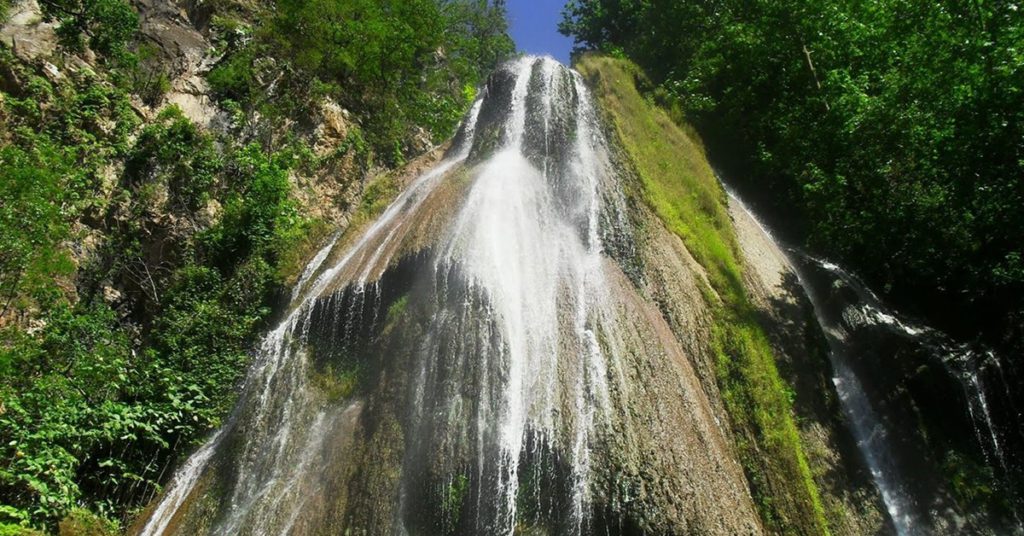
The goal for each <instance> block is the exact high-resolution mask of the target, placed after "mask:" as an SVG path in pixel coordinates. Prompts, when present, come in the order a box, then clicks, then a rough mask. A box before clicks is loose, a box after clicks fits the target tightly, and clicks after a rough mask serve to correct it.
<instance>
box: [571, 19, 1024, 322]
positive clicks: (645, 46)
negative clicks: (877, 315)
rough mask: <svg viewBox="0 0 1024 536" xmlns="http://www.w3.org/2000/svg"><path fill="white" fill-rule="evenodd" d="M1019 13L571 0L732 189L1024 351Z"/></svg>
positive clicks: (583, 25) (951, 317)
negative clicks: (706, 151) (687, 126)
mask: <svg viewBox="0 0 1024 536" xmlns="http://www.w3.org/2000/svg"><path fill="white" fill-rule="evenodd" d="M1017 10H1018V6H1017V5H1016V4H1015V3H1013V2H1004V1H988V0H986V1H978V2H905V1H901V0H886V1H883V2H878V1H868V0H860V1H854V2H833V1H814V2H795V1H781V2H741V1H735V0H713V1H698V2H670V1H659V0H655V1H649V0H644V1H640V0H572V1H570V2H569V3H568V5H567V6H566V10H565V13H564V15H565V18H564V20H563V22H562V24H561V29H562V31H563V32H565V33H567V34H569V35H572V36H574V37H575V38H576V40H577V42H578V43H580V44H581V45H582V46H583V47H592V48H600V49H603V50H606V51H608V52H611V53H619V54H625V55H628V56H629V57H630V58H632V59H634V60H635V61H637V62H638V63H639V64H641V65H642V66H643V67H644V68H645V69H646V70H647V71H648V72H649V73H650V74H651V76H652V77H653V78H654V79H655V80H656V81H657V83H658V85H659V88H658V89H657V90H656V91H655V92H654V93H655V95H654V96H655V98H658V99H660V100H661V101H662V102H663V103H665V104H668V105H671V106H675V107H677V109H678V110H679V111H681V113H682V114H683V115H684V116H685V117H686V118H687V119H688V120H690V121H693V122H695V123H696V124H697V125H698V127H699V129H700V130H701V132H702V134H703V135H704V137H705V140H706V141H707V142H708V144H709V146H710V149H711V150H712V154H713V156H717V158H718V160H719V162H720V163H721V164H722V165H723V167H724V168H725V169H727V170H728V171H730V173H731V174H732V175H734V177H733V178H734V179H735V180H736V181H740V182H742V183H744V185H745V186H746V187H747V188H746V189H748V190H751V191H753V192H757V196H758V197H760V198H761V200H762V201H763V202H765V203H766V204H768V205H773V206H774V207H775V211H776V212H780V213H781V212H783V211H785V213H786V214H787V217H788V218H790V219H793V217H794V215H799V217H798V218H797V219H798V220H799V221H801V222H803V223H804V224H805V228H806V233H805V238H806V239H807V241H808V242H809V243H810V244H811V245H812V246H813V247H814V248H815V249H817V250H819V251H821V252H823V253H825V254H827V255H830V256H834V257H837V258H839V259H842V260H844V261H845V262H847V263H849V264H851V265H853V266H855V267H856V268H857V269H858V271H860V272H862V273H863V274H864V275H865V276H867V277H868V278H869V279H871V280H873V281H874V282H875V283H876V284H877V285H878V286H880V287H882V288H884V289H885V290H887V291H888V292H890V293H891V294H892V295H894V296H896V297H898V298H902V299H903V301H904V303H905V304H911V305H913V304H917V306H918V309H919V310H918V312H919V313H922V314H928V315H930V316H932V317H933V318H936V319H938V320H945V321H947V322H948V324H949V327H955V328H959V329H960V331H961V332H962V333H965V334H970V333H977V332H978V331H979V330H981V329H989V328H994V329H993V330H992V331H998V330H1000V329H1002V330H1003V331H1002V334H1008V336H1010V337H1017V340H1018V342H1019V341H1020V340H1021V339H1020V337H1021V333H1020V332H1019V325H1020V319H1021V318H1022V316H1021V311H1024V256H1022V255H1024V251H1022V249H1021V248H1022V244H1024V208H1022V207H1024V181H1022V180H1021V176H1022V171H1024V143H1022V141H1024V54H1022V49H1021V47H1020V43H1021V42H1024V17H1021V15H1020V13H1019V12H1018V11H1017ZM794 209H796V210H794ZM797 226H798V225H797ZM794 227H796V226H794ZM957 312H959V313H957ZM963 312H969V314H962V313H963ZM1008 315H1009V316H1008ZM1014 326H1016V327H1014ZM1015 330H1016V332H1015ZM993 335H1000V333H993Z"/></svg>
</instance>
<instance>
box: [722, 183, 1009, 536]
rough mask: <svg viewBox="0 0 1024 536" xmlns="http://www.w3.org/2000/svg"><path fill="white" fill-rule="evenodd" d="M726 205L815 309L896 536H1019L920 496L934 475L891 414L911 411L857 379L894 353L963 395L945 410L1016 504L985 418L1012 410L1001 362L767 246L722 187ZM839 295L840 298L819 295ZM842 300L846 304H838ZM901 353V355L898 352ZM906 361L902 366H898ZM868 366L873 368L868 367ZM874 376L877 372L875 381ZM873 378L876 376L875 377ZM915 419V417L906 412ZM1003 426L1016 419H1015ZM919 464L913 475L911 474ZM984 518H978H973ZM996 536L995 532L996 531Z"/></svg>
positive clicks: (837, 270)
mask: <svg viewBox="0 0 1024 536" xmlns="http://www.w3.org/2000/svg"><path fill="white" fill-rule="evenodd" d="M725 189H726V192H727V193H728V195H729V198H730V202H731V203H733V204H735V205H736V206H737V207H738V208H739V209H740V210H741V211H743V212H745V213H746V214H747V215H748V216H749V217H750V218H751V220H753V221H754V222H755V223H756V224H757V226H758V227H759V228H760V231H761V232H762V233H763V234H764V235H765V236H766V237H767V238H768V239H769V240H770V241H772V242H774V243H775V245H776V247H777V248H778V249H779V251H780V252H783V254H784V255H785V257H786V258H787V262H788V264H789V268H790V269H792V271H793V273H794V274H795V275H796V277H797V280H798V282H799V284H800V286H801V287H802V289H803V292H804V293H805V295H806V296H807V297H808V299H809V301H810V302H811V305H812V307H813V309H814V313H815V316H816V319H817V322H818V325H819V326H820V328H821V329H822V331H823V333H824V334H825V337H826V339H827V342H828V350H829V351H828V357H829V361H830V365H831V369H832V374H833V378H832V380H833V383H834V385H835V388H836V393H837V395H838V397H839V401H840V404H841V407H842V410H843V414H844V416H845V418H846V422H847V424H848V427H849V429H850V432H851V433H852V435H853V437H854V439H855V441H856V443H857V446H858V448H859V450H860V453H861V455H862V457H863V459H864V462H865V464H866V465H867V467H868V469H869V470H870V473H871V476H872V479H873V481H874V484H875V486H876V488H877V489H878V491H879V494H880V495H881V498H882V500H883V502H884V504H885V507H886V510H887V513H888V515H889V518H890V520H891V521H892V524H893V528H894V529H895V531H896V533H897V534H899V535H901V536H904V535H918V534H932V533H936V532H940V533H956V532H963V531H976V532H979V533H993V532H992V531H994V533H997V534H998V533H1002V531H1003V530H1006V531H1008V533H1013V534H1024V525H1021V521H1020V519H1019V517H1018V516H1017V514H1016V513H1015V512H1011V513H1010V519H1009V520H1008V521H1007V520H1006V519H1002V520H999V519H997V520H991V519H987V520H981V521H977V520H968V519H964V517H965V516H969V515H971V514H979V513H977V512H963V511H956V509H955V508H954V506H951V505H950V503H951V500H950V499H949V497H948V493H949V491H948V490H946V489H943V486H945V484H944V483H939V484H937V485H935V487H937V488H939V489H928V485H922V483H921V481H927V480H929V479H935V476H934V475H924V474H922V472H923V469H922V468H926V469H927V471H929V472H932V473H936V472H938V468H937V467H935V466H934V465H929V464H928V463H922V462H921V459H922V458H926V457H928V454H926V452H925V446H924V445H923V444H921V443H920V442H915V441H917V440H916V438H913V437H907V436H908V435H911V434H908V432H907V430H903V429H900V428H901V427H899V426H897V425H896V424H894V423H895V422H903V424H904V426H906V423H907V420H906V419H904V420H903V421H900V419H899V417H898V414H900V413H901V412H910V411H911V410H910V408H905V407H893V405H894V404H895V405H897V406H898V405H899V404H898V401H897V402H893V401H887V400H885V399H886V398H887V397H885V396H883V395H884V391H880V389H879V388H877V387H876V389H875V390H874V392H870V393H869V392H868V390H867V389H866V388H865V385H864V379H863V378H862V375H863V374H864V373H865V372H870V367H871V365H868V364H867V363H868V362H869V361H868V360H866V359H865V356H867V355H872V354H873V355H875V356H878V357H876V358H875V359H876V360H877V361H878V362H881V363H885V362H890V363H893V362H896V361H898V360H900V359H901V356H900V355H898V354H897V352H900V351H903V352H911V353H912V354H913V355H917V354H921V355H923V358H922V359H921V361H922V362H923V363H925V364H928V365H932V366H935V367H936V368H937V369H939V370H940V371H941V373H942V374H941V375H938V378H939V379H941V380H944V381H946V383H945V384H944V385H947V386H948V387H947V388H956V389H957V390H959V391H960V392H961V393H962V401H961V399H960V398H959V397H958V396H957V393H956V392H948V398H949V399H950V400H951V401H952V402H951V403H950V404H949V408H948V409H952V410H953V411H954V412H957V413H965V414H966V415H965V417H966V421H967V423H968V424H967V426H968V429H969V431H970V433H971V434H972V435H973V436H974V438H975V439H976V441H975V443H974V444H973V445H971V447H972V448H977V449H978V450H980V452H981V453H982V454H983V455H984V459H985V461H986V462H987V464H988V465H989V466H990V467H991V468H993V469H994V470H995V471H996V472H997V474H999V475H1000V476H1001V478H1002V481H1003V484H1002V485H1003V486H1004V487H1005V489H1006V490H1007V491H1008V494H1009V495H1010V498H1009V500H1010V501H1011V503H1012V502H1013V501H1019V500H1020V498H1019V497H1018V496H1017V494H1016V493H1015V492H1014V491H1013V489H1014V485H1013V478H1014V471H1016V470H1017V469H1016V468H1017V466H1018V463H1017V462H1016V461H1015V460H1010V459H1008V456H1007V453H1006V451H1005V449H1003V447H1002V441H1003V440H1002V439H1001V434H1000V431H999V430H1000V424H999V423H998V422H996V420H995V419H994V417H993V415H992V412H991V411H990V410H989V404H990V402H989V399H990V398H991V397H993V396H997V397H1001V400H1002V402H1003V403H1006V404H1011V405H1012V403H1013V396H1012V394H1011V392H1010V386H1009V385H1010V384H1008V383H1007V381H1006V379H1005V373H1004V372H1003V370H1002V367H1001V365H1000V360H999V359H998V357H997V356H996V355H995V354H994V353H993V352H991V351H988V350H982V349H979V348H976V347H975V346H974V345H972V344H964V343H954V342H953V341H952V340H951V339H950V338H949V337H948V336H946V335H945V334H943V333H941V332H939V331H938V330H935V329H933V328H931V327H928V326H924V325H922V324H920V323H917V322H915V321H912V320H909V319H907V318H904V317H903V316H901V315H899V314H898V313H896V312H894V311H892V310H891V309H890V308H888V307H887V306H886V305H885V304H884V303H883V301H882V300H881V299H880V298H879V297H878V296H877V295H876V294H875V293H874V292H872V291H871V289H870V288H868V287H867V286H866V285H865V284H864V283H863V282H861V281H860V280H859V279H858V278H857V277H856V276H854V275H853V274H851V273H849V272H847V271H846V270H844V269H843V268H841V267H840V266H838V265H836V264H834V263H831V262H828V261H824V260H822V259H818V258H815V257H813V256H810V255H807V254H806V253H804V252H802V251H800V250H797V249H793V248H787V247H785V246H783V245H781V244H779V242H778V241H777V240H776V239H775V237H774V236H773V235H772V233H771V232H770V230H769V229H768V228H767V227H766V226H765V225H764V224H763V223H762V222H761V221H760V220H759V219H758V218H757V216H756V215H755V214H753V212H752V211H751V210H750V209H749V208H748V207H747V205H746V204H745V203H744V202H743V200H742V199H741V198H740V197H739V196H738V194H737V193H736V192H735V191H734V190H732V189H731V188H729V187H728V186H726V187H725ZM837 292H838V293H839V296H833V295H826V294H835V293H837ZM843 292H846V294H847V295H845V296H843V295H842V294H843ZM906 349H909V350H906ZM902 358H904V359H905V357H902ZM872 363H873V361H872ZM986 370H989V371H994V372H995V374H988V375H987V376H988V377H991V378H993V382H994V383H997V384H998V386H997V388H996V389H986V388H985V386H983V385H982V380H981V379H980V378H982V377H983V376H986V374H985V371H986ZM875 374H876V375H878V374H879V372H878V371H875ZM881 374H882V375H884V374H885V373H884V372H882V373H881ZM925 410H931V411H934V412H936V413H941V412H942V411H943V410H942V409H940V408H925ZM914 411H919V410H914ZM1010 413H1011V415H1010V417H1009V418H1010V419H1014V418H1015V419H1017V420H1018V421H1019V419H1020V418H1021V414H1020V413H1019V412H1017V411H1016V410H1015V409H1013V411H1011V412H1010ZM938 418H941V419H948V420H949V422H948V424H947V426H948V427H949V428H950V429H952V430H954V431H953V432H952V433H954V434H955V433H958V432H956V431H955V430H957V425H956V414H955V413H954V414H943V415H939V417H938ZM1019 426H1020V423H1019V422H1009V423H1007V424H1006V425H1004V426H1003V428H1004V429H1008V430H1019V429H1020V428H1019ZM918 463H920V465H916V464H918ZM980 515H982V516H984V515H985V514H984V513H980ZM1003 526H1005V528H995V527H1003Z"/></svg>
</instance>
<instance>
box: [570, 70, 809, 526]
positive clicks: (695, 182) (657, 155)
mask: <svg viewBox="0 0 1024 536" xmlns="http://www.w3.org/2000/svg"><path fill="white" fill-rule="evenodd" d="M577 68H578V69H579V71H580V72H581V73H582V74H583V76H584V77H586V78H587V79H588V80H589V82H590V85H591V87H593V88H594V90H595V95H596V96H597V98H598V100H599V101H600V103H601V104H602V107H603V108H604V110H605V111H606V112H607V113H608V116H609V119H610V120H611V123H612V125H613V126H614V129H615V132H616V133H617V135H618V138H619V140H620V141H621V143H622V145H623V148H624V149H625V151H626V153H627V155H628V157H629V159H630V162H631V164H632V165H633V167H634V168H635V171H636V173H637V174H638V176H639V178H640V182H641V184H642V192H643V200H644V201H645V202H646V204H647V205H648V206H649V207H650V208H651V209H652V210H653V211H654V212H655V213H656V214H657V215H658V217H659V218H660V219H661V220H662V221H663V222H664V223H665V225H666V226H667V227H668V228H669V230H671V231H672V232H673V233H675V234H676V235H678V236H679V237H680V238H681V239H682V240H683V242H684V243H685V244H686V247H687V249H688V250H689V251H690V252H691V253H692V254H693V256H694V258H695V259H696V260H697V262H698V263H700V265H701V266H703V268H704V270H705V271H706V273H707V275H708V280H709V282H710V285H711V288H708V289H706V291H705V293H704V294H705V299H706V300H707V301H708V302H709V305H710V306H711V307H712V308H713V311H714V315H715V325H714V328H713V333H712V340H711V341H710V342H711V344H712V346H713V351H714V353H715V354H716V358H717V371H716V372H717V380H718V384H719V388H720V389H721V392H722V396H723V399H724V402H725V406H726V409H727V410H728V412H729V416H730V418H731V419H732V424H733V430H734V433H735V434H736V437H737V439H738V446H739V455H740V459H741V461H742V463H743V466H744V469H745V471H746V475H747V479H748V481H749V483H750V487H751V491H752V493H753V495H754V498H755V500H756V503H757V505H758V508H759V510H760V512H759V513H760V514H761V517H762V519H763V520H764V522H765V524H766V526H767V527H769V528H770V529H771V530H772V531H773V532H778V533H787V534H788V533H793V534H811V533H814V534H826V533H828V524H827V521H826V519H825V512H824V509H823V507H822V505H821V500H820V498H819V496H818V491H817V487H816V485H815V483H814V480H813V479H812V476H811V472H810V469H809V467H808V463H807V458H806V455H805V454H804V451H803V446H802V445H801V441H800V436H799V434H798V430H797V427H796V423H795V416H794V414H793V408H792V402H791V400H790V397H789V396H790V395H789V389H788V387H787V386H786V384H785V383H784V382H783V380H782V379H781V377H780V376H779V372H778V370H777V368H776V364H775V356H774V355H773V353H772V348H771V346H770V345H769V343H768V339H767V337H766V335H765V333H764V332H763V330H762V328H761V326H760V325H759V324H758V320H757V314H756V311H755V309H754V306H753V305H752V304H751V303H750V301H749V300H748V297H747V295H746V290H745V287H744V284H743V278H742V272H741V270H742V263H741V261H740V258H741V254H740V251H739V246H738V244H737V242H736V237H735V234H734V231H733V227H732V221H731V220H730V218H729V213H728V208H727V204H726V198H725V192H724V191H723V190H722V188H721V186H720V185H719V184H718V181H717V179H716V178H715V176H714V174H713V172H712V170H711V168H710V166H709V165H708V163H707V161H706V159H705V157H704V153H703V148H702V147H701V146H700V144H699V142H697V141H695V140H694V139H693V138H692V137H691V136H690V135H688V134H687V133H686V132H684V131H683V130H682V129H681V128H680V127H679V126H678V125H676V124H675V123H674V122H673V121H672V119H670V118H669V116H668V114H666V113H665V112H664V111H663V110H661V109H659V108H658V107H657V106H655V105H653V104H652V103H651V102H649V101H648V100H646V99H645V98H644V97H643V96H641V94H640V92H639V91H638V89H637V85H640V86H643V85H645V84H647V85H649V82H647V80H646V78H645V76H644V75H643V74H642V72H641V71H640V70H639V69H638V68H637V67H636V66H635V65H633V64H632V63H629V62H628V61H625V60H616V59H612V58H608V57H600V56H593V55H588V56H584V57H583V58H582V59H581V61H579V62H578V64H577Z"/></svg>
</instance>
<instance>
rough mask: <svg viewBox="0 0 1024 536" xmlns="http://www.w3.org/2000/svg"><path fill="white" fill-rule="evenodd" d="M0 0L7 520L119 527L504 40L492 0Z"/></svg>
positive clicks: (1, 392)
mask: <svg viewBox="0 0 1024 536" xmlns="http://www.w3.org/2000/svg"><path fill="white" fill-rule="evenodd" d="M2 7H3V8H4V10H5V12H4V13H3V14H2V16H0V21H3V24H2V27H0V41H2V45H0V198H2V199H3V202H2V203H0V444H2V445H3V446H2V447H0V527H3V529H2V530H4V531H7V532H5V534H6V533H11V532H13V533H17V532H18V531H19V530H24V531H28V532H30V531H31V530H30V528H34V529H39V530H43V531H46V532H52V531H55V530H57V529H58V525H60V530H61V531H62V533H64V532H67V531H72V532H71V533H74V530H85V528H82V527H87V526H89V525H90V524H91V525H95V526H96V527H99V528H98V529H97V530H108V529H109V530H114V529H115V528H116V526H117V525H118V524H120V523H124V522H125V521H127V520H130V519H132V517H133V516H134V514H135V512H137V510H138V509H139V508H140V507H141V506H143V505H145V504H146V503H147V502H149V501H150V500H151V499H152V497H154V496H155V494H156V493H158V491H159V490H160V488H161V486H162V485H164V484H166V482H167V479H168V478H169V477H170V476H171V475H172V474H173V471H174V468H175V467H177V465H178V463H179V461H180V459H181V457H182V456H183V455H186V454H188V453H189V452H191V451H192V450H193V449H194V448H195V447H196V442H197V441H199V440H201V439H202V438H203V437H204V436H206V435H207V434H208V433H210V431H211V430H213V429H215V428H217V427H218V426H219V425H220V424H221V423H222V422H224V418H225V417H226V415H227V414H228V412H229V410H230V408H231V407H232V406H233V405H234V401H235V399H236V397H237V387H238V383H239V381H240V379H241V378H242V376H243V375H244V372H245V370H246V369H247V367H248V365H249V363H250V351H251V348H252V345H253V341H254V339H255V338H256V337H257V334H258V333H260V332H262V331H264V330H265V329H266V325H267V324H266V322H267V321H268V319H270V318H272V317H273V316H274V315H275V314H277V311H279V310H280V308H281V307H283V306H284V303H283V302H284V301H286V295H287V292H288V289H289V288H290V286H291V285H292V284H294V283H295V282H296V281H297V279H298V278H299V277H300V275H301V274H300V272H301V269H302V267H303V266H304V264H305V262H306V260H307V258H308V257H309V256H310V255H312V254H313V253H314V252H315V250H316V249H317V248H318V247H319V246H320V245H322V243H323V242H324V241H326V240H327V239H328V237H329V235H330V234H331V233H332V232H335V230H336V229H342V228H344V227H345V226H346V225H347V224H348V223H349V222H350V221H351V220H352V219H353V218H356V219H358V218H359V217H360V216H359V213H360V210H361V207H363V206H372V205H373V204H374V203H376V202H378V201H377V199H376V198H377V197H379V196H381V195H382V192H381V191H380V190H379V188H378V189H374V188H370V187H368V186H367V185H368V184H380V183H383V182H386V179H385V178H386V177H387V176H388V175H389V173H391V172H390V170H391V169H394V168H395V167H397V166H399V165H402V164H404V163H405V162H406V160H408V159H412V158H413V157H415V156H417V155H419V154H421V153H424V152H426V151H429V150H431V149H433V148H434V147H435V145H436V144H438V143H441V142H442V141H443V140H444V139H446V138H448V137H449V136H450V135H451V133H452V132H453V130H454V128H455V126H456V122H457V121H458V118H459V117H461V115H462V113H463V112H464V111H465V110H466V108H467V107H468V106H469V104H470V102H471V101H472V98H473V94H472V92H473V88H475V87H476V86H477V85H478V83H479V80H480V79H481V77H482V76H484V75H485V74H486V73H487V72H489V70H490V68H491V67H492V66H493V65H494V63H495V62H496V61H497V59H499V58H501V57H503V56H505V55H506V54H508V53H510V52H511V42H510V40H509V39H508V37H507V36H506V35H505V33H504V32H505V21H504V13H503V11H502V8H500V7H498V6H495V5H491V4H490V3H487V2H483V3H481V2H434V1H427V0H424V1H421V2H396V3H394V5H393V6H390V7H389V3H387V2H384V3H381V2H300V3H294V2H288V3H284V4H281V5H277V6H258V5H254V4H250V3H244V2H224V3H216V4H196V3H180V4H179V3H175V2H171V1H164V0H151V1H150V0H145V1H140V2H136V3H132V4H129V3H125V2H122V1H120V0H107V1H102V2H77V1H74V0H57V1H44V2H40V3H37V2H36V1H35V0H24V1H16V2H12V3H10V4H9V5H8V4H7V3H4V4H2ZM392 8H394V9H392ZM395 10H398V11H395ZM314 22H315V24H313V23H314ZM297 27H302V28H304V30H303V31H301V32H299V31H296V30H295V29H296V28H297ZM304 39H312V41H311V42H314V43H316V45H317V46H316V47H313V46H311V45H310V43H307V42H305V41H303V40H304ZM385 43H386V44H387V46H383V44H385ZM314 48H315V49H314ZM371 66H375V67H372V68H371ZM69 516H70V517H69ZM97 516H98V517H97ZM99 518H104V519H102V520H101V519H99ZM75 527H79V529H75ZM104 527H106V528H104Z"/></svg>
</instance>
